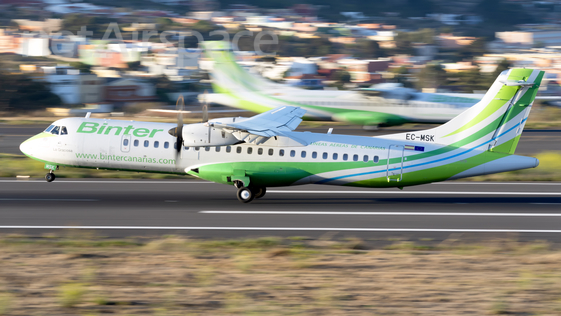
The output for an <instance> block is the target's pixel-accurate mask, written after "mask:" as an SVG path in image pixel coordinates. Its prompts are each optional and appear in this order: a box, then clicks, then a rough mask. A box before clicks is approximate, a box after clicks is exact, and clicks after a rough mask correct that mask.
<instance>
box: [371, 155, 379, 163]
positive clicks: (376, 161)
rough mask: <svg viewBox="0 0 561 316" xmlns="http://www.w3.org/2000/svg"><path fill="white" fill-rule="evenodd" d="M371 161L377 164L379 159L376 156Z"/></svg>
mask: <svg viewBox="0 0 561 316" xmlns="http://www.w3.org/2000/svg"><path fill="white" fill-rule="evenodd" d="M372 161H374V163H378V161H380V158H378V156H374V159H373V160H372Z"/></svg>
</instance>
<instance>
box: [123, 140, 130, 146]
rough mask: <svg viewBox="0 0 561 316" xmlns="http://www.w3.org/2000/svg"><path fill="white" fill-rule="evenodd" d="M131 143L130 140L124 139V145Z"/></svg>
mask: <svg viewBox="0 0 561 316" xmlns="http://www.w3.org/2000/svg"><path fill="white" fill-rule="evenodd" d="M128 145H129V140H128V139H126V138H125V139H123V146H128Z"/></svg>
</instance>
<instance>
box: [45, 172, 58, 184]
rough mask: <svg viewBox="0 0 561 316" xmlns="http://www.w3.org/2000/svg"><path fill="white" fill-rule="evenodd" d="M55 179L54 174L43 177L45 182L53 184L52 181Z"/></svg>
mask: <svg viewBox="0 0 561 316" xmlns="http://www.w3.org/2000/svg"><path fill="white" fill-rule="evenodd" d="M55 179H56V176H55V174H54V173H50V172H49V173H47V174H46V175H45V180H47V182H53V181H55Z"/></svg>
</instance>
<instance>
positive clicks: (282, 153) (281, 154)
mask: <svg viewBox="0 0 561 316" xmlns="http://www.w3.org/2000/svg"><path fill="white" fill-rule="evenodd" d="M279 156H281V157H283V156H284V149H281V150H279Z"/></svg>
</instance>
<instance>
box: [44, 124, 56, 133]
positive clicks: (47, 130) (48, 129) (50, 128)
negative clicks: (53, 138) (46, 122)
mask: <svg viewBox="0 0 561 316" xmlns="http://www.w3.org/2000/svg"><path fill="white" fill-rule="evenodd" d="M53 127H55V126H54V125H51V126H49V127H47V129H46V130H45V132H46V133H48V132H50V131H51V130H52V129H53Z"/></svg>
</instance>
